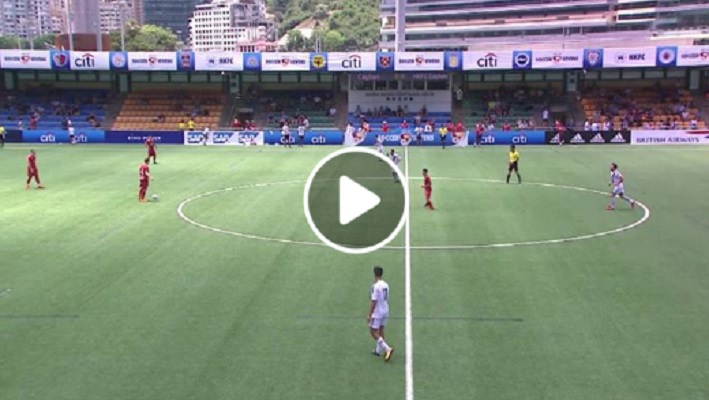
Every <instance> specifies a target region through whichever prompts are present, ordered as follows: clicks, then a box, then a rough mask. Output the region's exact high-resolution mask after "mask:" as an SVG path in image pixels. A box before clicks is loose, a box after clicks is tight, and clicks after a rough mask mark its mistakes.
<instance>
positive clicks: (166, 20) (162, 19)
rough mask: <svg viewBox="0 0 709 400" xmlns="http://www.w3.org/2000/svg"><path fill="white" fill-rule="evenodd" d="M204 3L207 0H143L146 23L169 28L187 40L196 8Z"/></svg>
mask: <svg viewBox="0 0 709 400" xmlns="http://www.w3.org/2000/svg"><path fill="white" fill-rule="evenodd" d="M202 3H205V0H143V19H144V23H146V24H153V25H159V26H162V27H165V28H169V29H170V30H172V32H173V33H175V34H176V35H177V37H178V38H180V39H181V40H185V39H186V38H187V36H188V34H189V19H190V18H191V17H192V13H193V12H194V8H195V6H196V5H197V4H202Z"/></svg>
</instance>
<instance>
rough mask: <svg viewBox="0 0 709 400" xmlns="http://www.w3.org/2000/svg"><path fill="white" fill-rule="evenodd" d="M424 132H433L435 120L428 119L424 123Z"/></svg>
mask: <svg viewBox="0 0 709 400" xmlns="http://www.w3.org/2000/svg"><path fill="white" fill-rule="evenodd" d="M423 133H424V134H427V135H428V134H432V133H433V121H426V123H425V124H423Z"/></svg>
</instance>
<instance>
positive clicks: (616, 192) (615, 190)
mask: <svg viewBox="0 0 709 400" xmlns="http://www.w3.org/2000/svg"><path fill="white" fill-rule="evenodd" d="M612 193H613V196H618V195H621V194H624V193H625V190H623V185H619V186H614V187H613V192H612Z"/></svg>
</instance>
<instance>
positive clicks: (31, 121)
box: [29, 115, 37, 130]
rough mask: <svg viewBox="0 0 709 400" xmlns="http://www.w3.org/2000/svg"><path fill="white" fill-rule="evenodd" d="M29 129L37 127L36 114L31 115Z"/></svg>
mask: <svg viewBox="0 0 709 400" xmlns="http://www.w3.org/2000/svg"><path fill="white" fill-rule="evenodd" d="M29 129H30V130H35V129H37V117H35V116H34V115H33V116H31V117H30V123H29Z"/></svg>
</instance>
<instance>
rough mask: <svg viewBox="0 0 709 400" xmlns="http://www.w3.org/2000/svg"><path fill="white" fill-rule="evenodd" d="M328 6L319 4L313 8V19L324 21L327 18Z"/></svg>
mask: <svg viewBox="0 0 709 400" xmlns="http://www.w3.org/2000/svg"><path fill="white" fill-rule="evenodd" d="M328 10H329V9H328V6H327V4H323V3H320V4H318V5H317V6H315V13H313V18H315V19H317V20H324V19H325V18H327V17H328V16H329V15H330V14H329V13H328Z"/></svg>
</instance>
